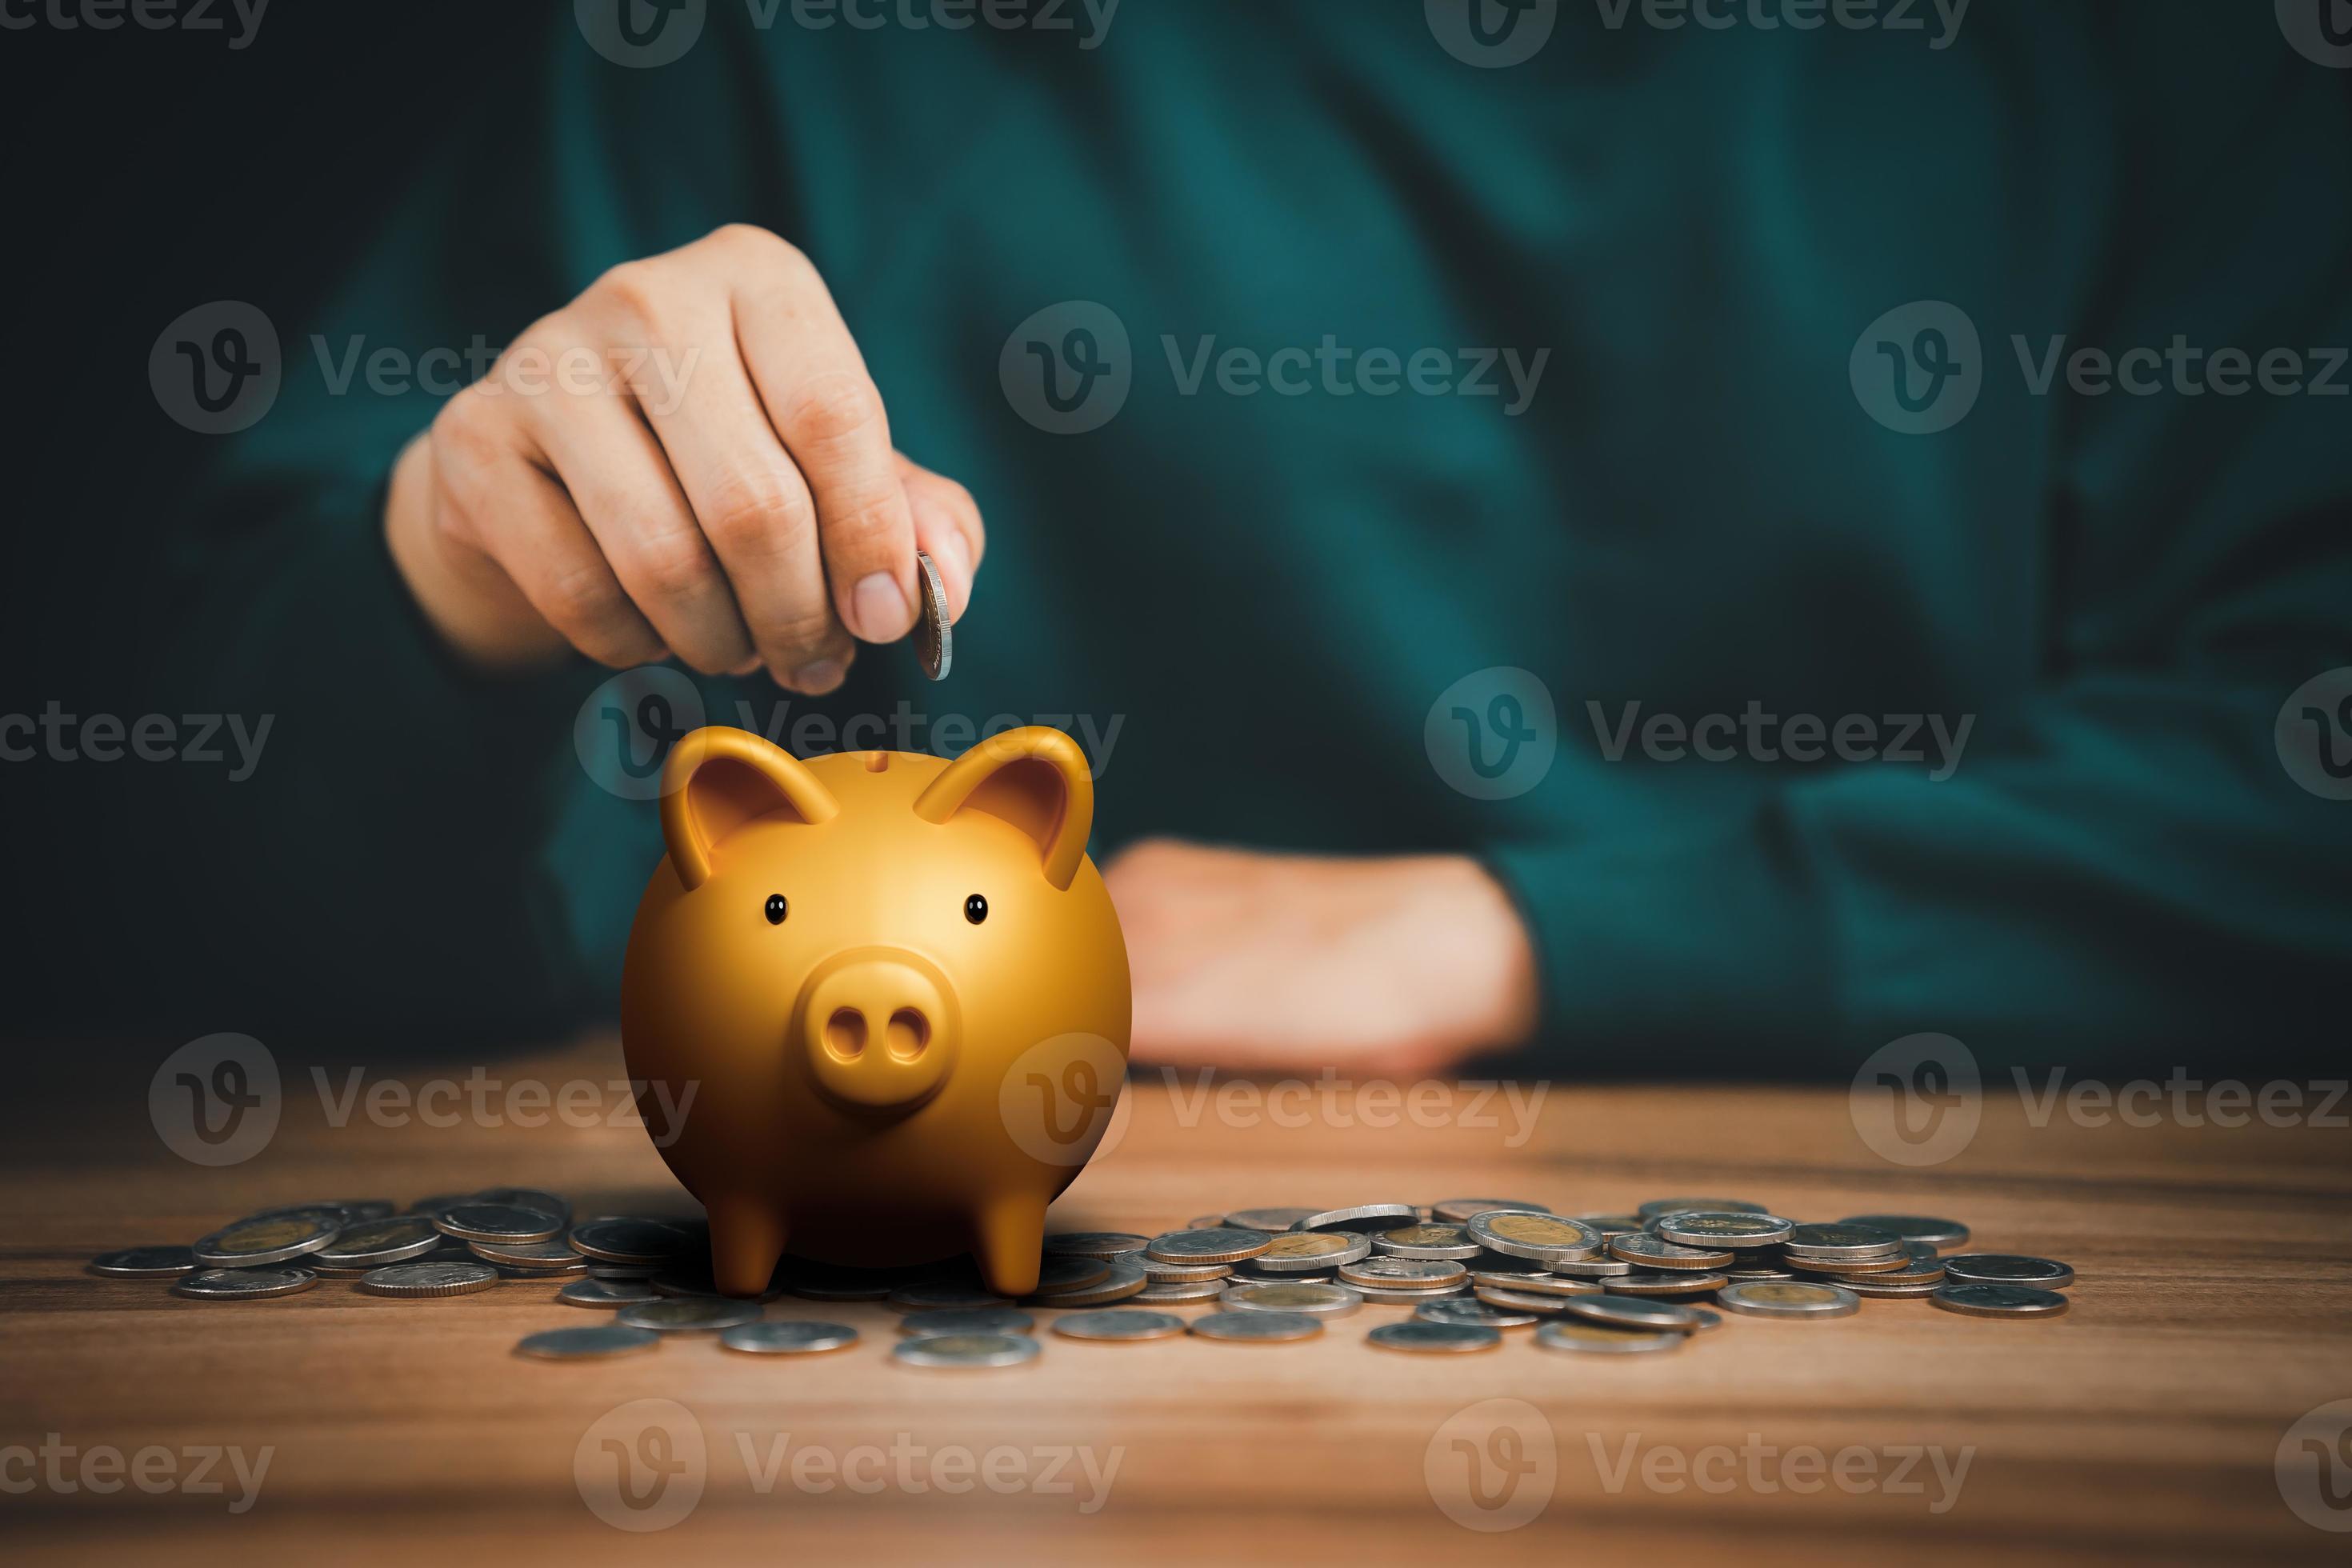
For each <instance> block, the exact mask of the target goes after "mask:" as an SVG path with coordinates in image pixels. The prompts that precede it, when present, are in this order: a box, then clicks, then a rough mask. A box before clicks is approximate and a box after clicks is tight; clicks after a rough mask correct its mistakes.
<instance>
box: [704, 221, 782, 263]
mask: <svg viewBox="0 0 2352 1568" xmlns="http://www.w3.org/2000/svg"><path fill="white" fill-rule="evenodd" d="M703 243H704V244H705V245H708V246H710V247H712V248H714V249H719V250H726V251H730V252H734V253H736V254H738V255H743V256H783V255H786V254H790V255H793V256H797V255H799V254H800V251H799V250H798V248H797V247H794V246H793V244H792V243H791V242H790V241H789V240H787V239H785V238H784V237H782V235H779V234H777V233H776V232H775V231H774V230H773V229H767V228H761V226H759V225H758V224H756V223H722V224H720V225H719V226H718V227H717V228H714V229H712V230H711V231H710V232H709V234H708V235H706V236H705V237H703Z"/></svg>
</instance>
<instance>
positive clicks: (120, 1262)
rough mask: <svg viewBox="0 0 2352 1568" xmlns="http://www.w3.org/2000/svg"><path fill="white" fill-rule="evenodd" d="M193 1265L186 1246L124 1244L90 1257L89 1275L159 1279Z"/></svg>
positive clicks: (181, 1271)
mask: <svg viewBox="0 0 2352 1568" xmlns="http://www.w3.org/2000/svg"><path fill="white" fill-rule="evenodd" d="M195 1266H196V1255H195V1253H194V1250H193V1249H191V1248H189V1247H123V1248H122V1249H121V1251H118V1252H101V1253H100V1254H99V1255H98V1256H97V1257H96V1258H91V1259H90V1260H89V1271H90V1272H91V1273H92V1274H105V1275H109V1276H111V1277H112V1278H114V1279H164V1278H167V1277H169V1276H171V1275H174V1274H185V1273H187V1272H188V1271H189V1270H190V1269H192V1268H194V1267H195Z"/></svg>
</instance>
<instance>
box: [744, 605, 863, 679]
mask: <svg viewBox="0 0 2352 1568" xmlns="http://www.w3.org/2000/svg"><path fill="white" fill-rule="evenodd" d="M846 641H847V639H846V638H845V637H843V636H842V632H841V627H840V625H839V624H838V623H837V622H835V620H834V618H833V616H832V615H831V613H830V612H828V611H826V610H824V609H821V608H820V609H809V610H800V611H794V612H793V613H790V614H787V615H784V616H779V617H777V618H776V619H775V620H774V621H773V622H772V623H770V624H769V625H767V626H762V627H761V644H762V647H761V657H762V658H765V659H767V661H768V662H770V663H771V664H773V665H774V666H776V667H777V668H780V669H782V670H784V671H785V672H786V673H788V674H789V673H790V672H791V671H792V670H793V669H794V668H798V667H799V666H801V665H803V664H806V663H807V662H808V661H809V660H810V659H812V658H815V657H817V656H818V655H820V654H833V655H835V657H840V656H841V654H842V653H843V652H844V651H845V650H843V649H842V645H843V644H844V643H845V642H846Z"/></svg>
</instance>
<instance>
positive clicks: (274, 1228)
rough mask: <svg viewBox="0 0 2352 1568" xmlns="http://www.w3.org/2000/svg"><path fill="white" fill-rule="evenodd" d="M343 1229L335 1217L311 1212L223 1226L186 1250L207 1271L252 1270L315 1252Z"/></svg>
mask: <svg viewBox="0 0 2352 1568" xmlns="http://www.w3.org/2000/svg"><path fill="white" fill-rule="evenodd" d="M342 1228H343V1225H342V1221H341V1218H339V1217H334V1216H331V1215H327V1214H324V1213H320V1212H317V1211H311V1212H307V1213H298V1214H288V1215H275V1216H272V1217H270V1218H268V1219H248V1220H239V1221H238V1222H237V1223H236V1224H235V1225H231V1226H222V1227H221V1228H220V1229H218V1230H216V1231H215V1232H213V1233H212V1234H211V1235H210V1236H207V1237H204V1238H203V1239H202V1240H200V1241H198V1242H197V1243H196V1244H195V1246H194V1247H192V1248H190V1251H191V1252H192V1253H193V1254H194V1258H195V1260H196V1261H197V1262H198V1263H201V1264H203V1265H205V1267H207V1268H259V1267H261V1266H262V1265H264V1264H270V1263H283V1262H285V1261H286V1260H287V1259H289V1258H300V1257H303V1256H304V1255H305V1254H308V1253H312V1252H316V1251H318V1250H319V1249H320V1248H321V1247H325V1246H327V1245H328V1244H329V1243H331V1242H332V1241H333V1240H334V1239H335V1234H336V1232H338V1231H340V1230H341V1229H342Z"/></svg>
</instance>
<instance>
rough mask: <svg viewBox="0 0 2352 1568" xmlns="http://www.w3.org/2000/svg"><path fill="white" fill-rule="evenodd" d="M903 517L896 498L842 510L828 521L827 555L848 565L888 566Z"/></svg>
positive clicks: (825, 535)
mask: <svg viewBox="0 0 2352 1568" xmlns="http://www.w3.org/2000/svg"><path fill="white" fill-rule="evenodd" d="M899 516H900V512H899V509H898V501H897V499H896V498H895V497H889V498H884V499H881V500H869V501H866V502H865V503H863V504H862V505H857V506H850V507H844V508H841V509H839V510H836V511H835V512H834V513H833V514H832V515H831V516H829V517H828V518H827V519H826V520H825V521H824V550H825V554H826V555H827V556H829V557H833V558H835V559H838V560H842V561H846V562H856V563H863V562H872V563H876V564H887V563H888V561H889V558H890V557H891V556H892V554H893V553H894V549H893V546H894V544H895V543H896V542H897V540H898V538H899V536H900V533H901V530H900V528H899V522H898V520H899Z"/></svg>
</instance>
